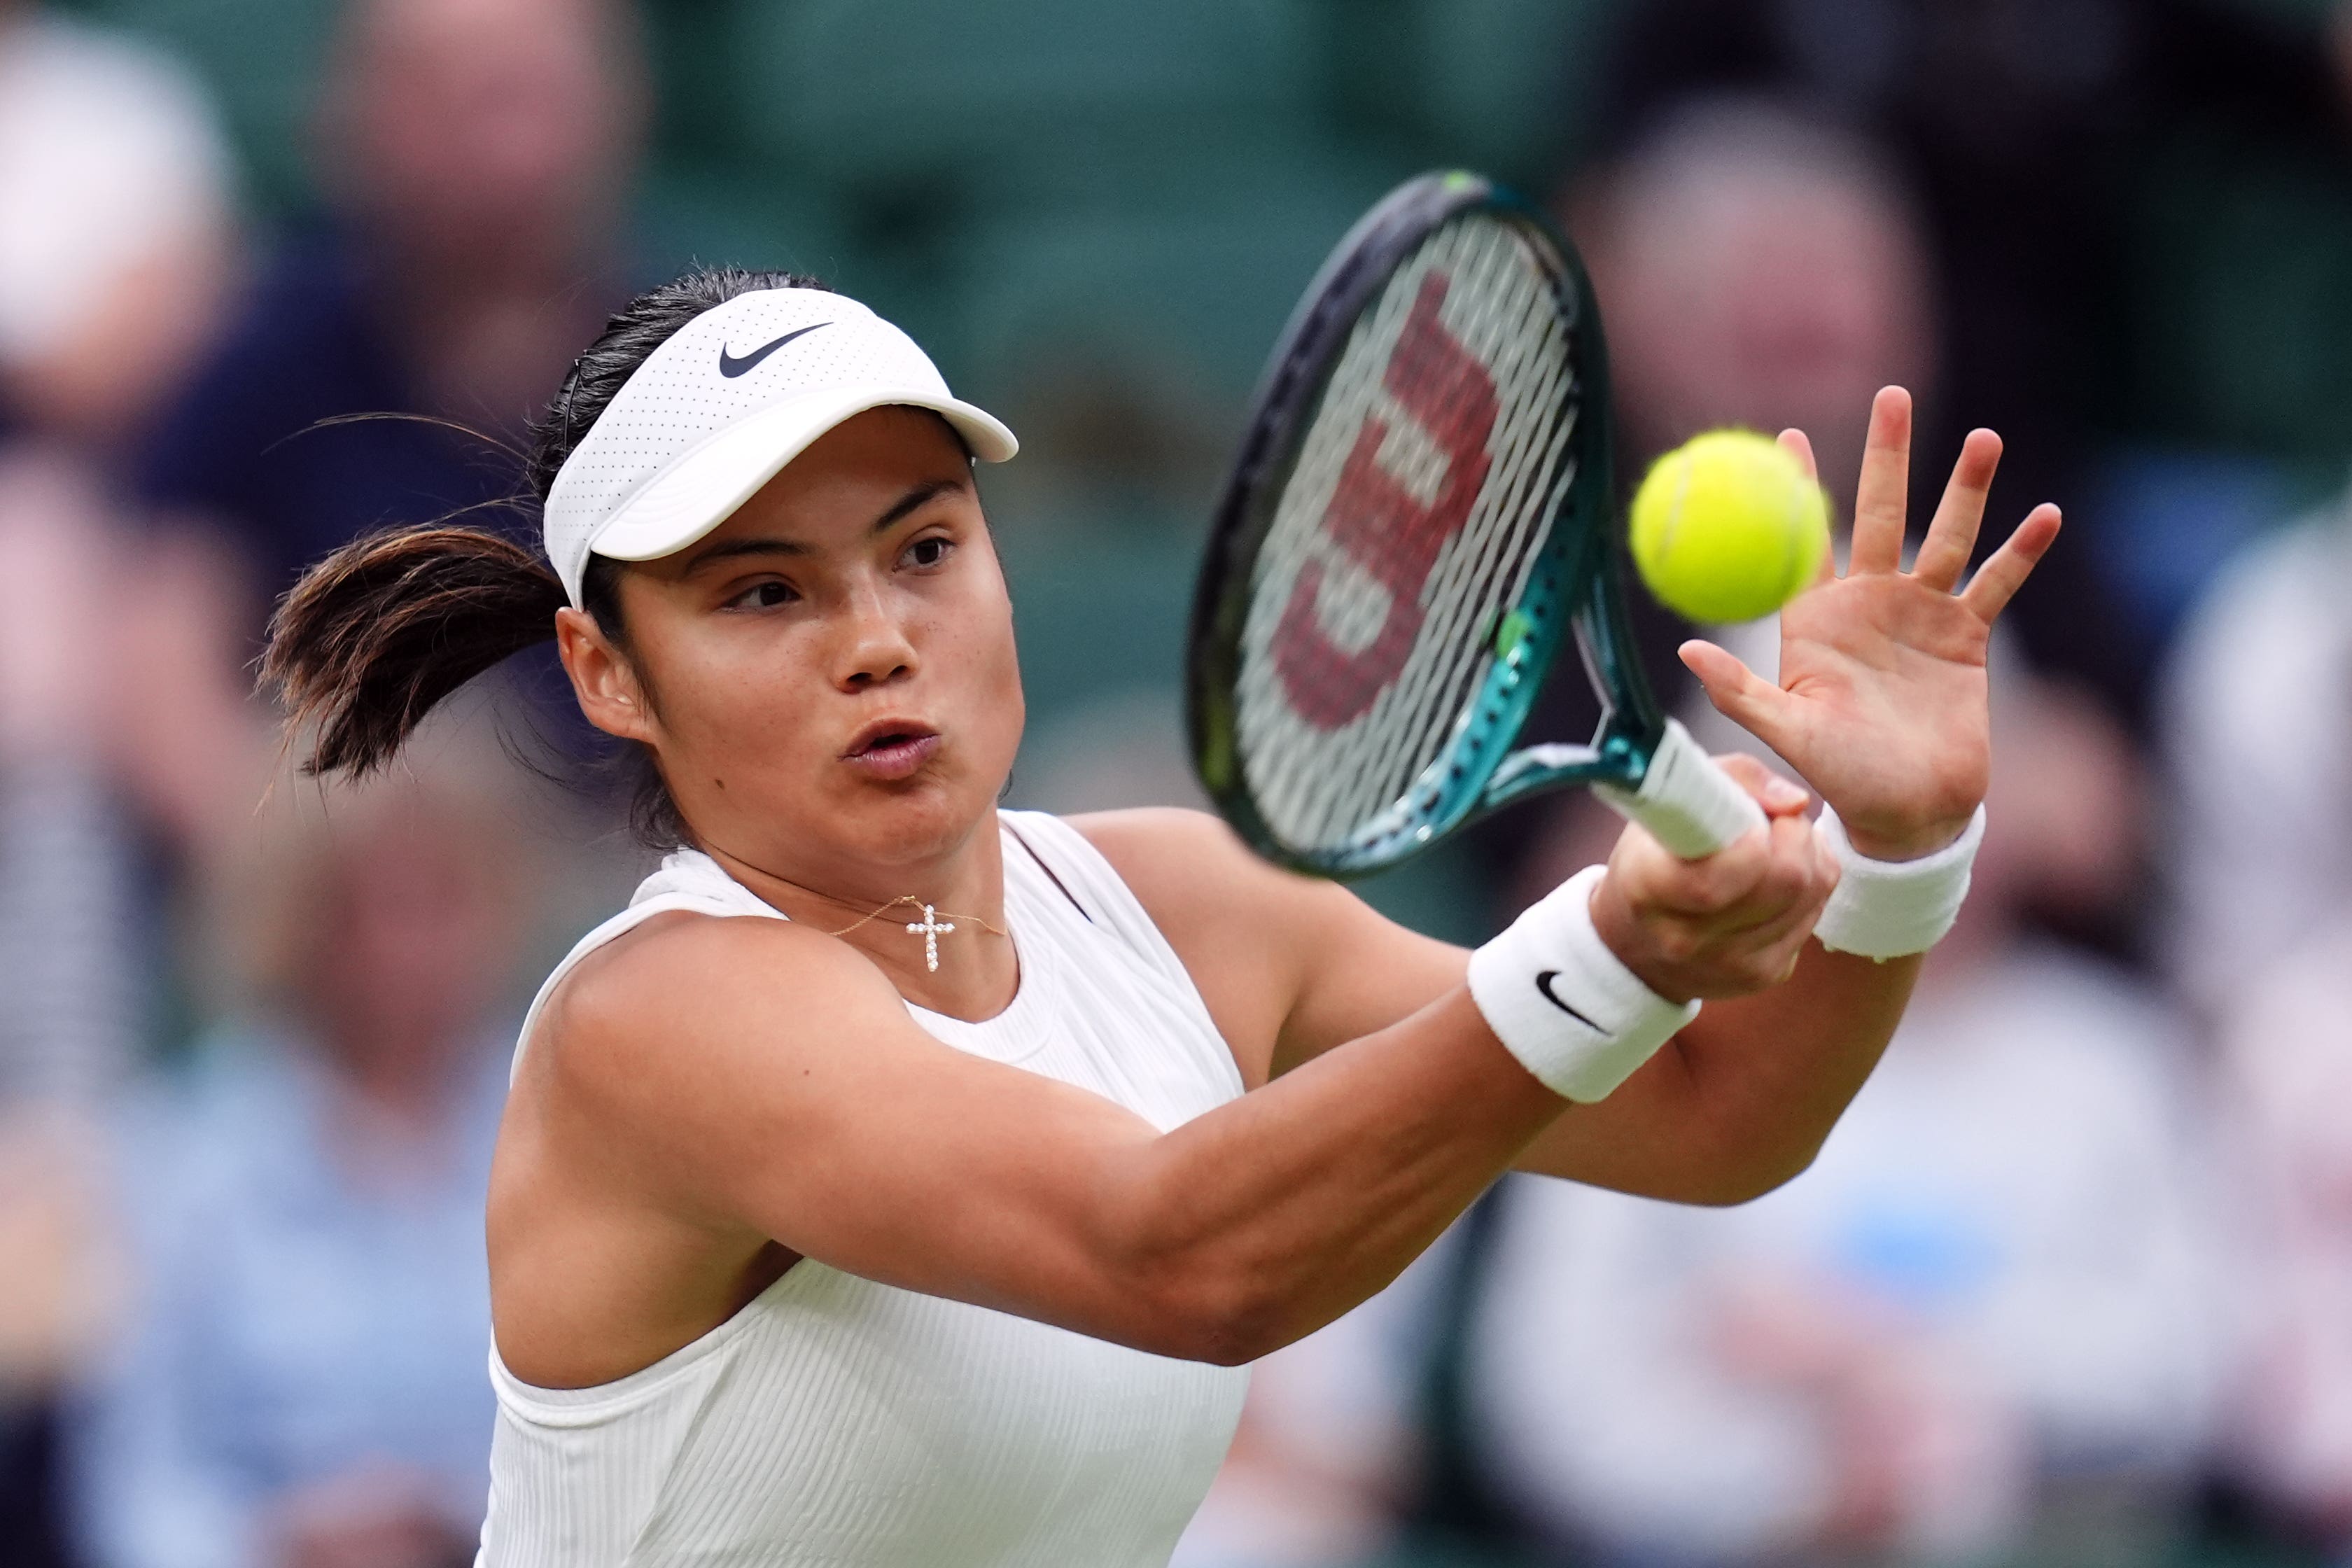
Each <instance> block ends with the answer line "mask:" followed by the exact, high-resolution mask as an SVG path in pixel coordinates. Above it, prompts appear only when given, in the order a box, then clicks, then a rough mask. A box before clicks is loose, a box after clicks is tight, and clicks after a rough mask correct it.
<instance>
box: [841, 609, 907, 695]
mask: <svg viewBox="0 0 2352 1568" xmlns="http://www.w3.org/2000/svg"><path fill="white" fill-rule="evenodd" d="M844 615H845V618H846V626H845V630H844V636H843V638H842V661H841V668H840V675H839V679H840V683H841V685H842V686H843V687H844V688H845V689H851V690H856V689H861V688H864V687H868V686H878V685H880V684H882V683H883V682H885V681H888V680H894V679H898V678H899V677H901V676H904V675H908V674H911V673H912V672H913V670H914V668H915V646H914V644H913V642H912V641H910V640H909V639H908V636H907V629H906V627H905V626H903V625H902V624H901V623H900V621H899V618H898V616H896V615H895V614H893V613H892V610H891V606H890V605H889V604H888V602H887V598H886V597H885V595H883V594H882V592H881V590H880V589H879V588H878V587H877V585H874V584H860V585H859V586H858V587H856V589H854V590H852V592H851V593H850V595H849V596H848V600H847V603H846V604H845V607H844Z"/></svg>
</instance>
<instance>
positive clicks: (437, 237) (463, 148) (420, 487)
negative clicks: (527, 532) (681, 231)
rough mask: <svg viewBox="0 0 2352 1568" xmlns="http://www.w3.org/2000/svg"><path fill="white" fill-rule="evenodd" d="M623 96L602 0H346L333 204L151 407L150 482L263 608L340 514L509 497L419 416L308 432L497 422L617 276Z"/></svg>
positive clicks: (506, 471) (467, 452) (514, 431)
mask: <svg viewBox="0 0 2352 1568" xmlns="http://www.w3.org/2000/svg"><path fill="white" fill-rule="evenodd" d="M645 111H646V106H645V91H644V83H643V81H642V79H641V66H640V62H639V60H638V58H637V38H636V34H635V26H634V14H633V13H632V12H630V11H629V10H628V9H627V8H626V7H625V4H624V3H623V0H357V3H355V4H354V5H352V7H351V8H350V11H349V12H348V14H347V15H346V16H345V17H344V19H343V25H342V37H341V47H340V49H339V51H338V53H337V56H336V58H335V61H334V64H333V67H332V69H331V80H330V81H329V83H328V85H327V89H326V93H325V100H324V107H323V109H322V110H321V112H320V120H319V127H318V130H319V142H320V158H321V160H322V162H323V163H324V165H325V168H324V184H325V185H326V187H327V189H328V190H329V192H330V194H331V201H332V203H333V205H334V212H333V214H332V216H331V220H330V221H328V222H327V223H325V224H324V225H323V226H320V228H318V229H317V230H315V231H314V232H310V233H308V234H305V235H302V236H300V237H297V238H295V239H293V240H292V241H290V242H289V243H288V244H287V245H286V246H285V247H283V248H282V249H281V250H280V251H279V252H278V255H277V256H276V257H275V258H273V259H272V260H271V261H270V263H269V265H268V268H267V269H266V270H265V272H264V273H263V275H262V276H261V278H260V279H258V280H257V282H256V283H255V285H254V287H253V289H251V291H250V293H249V294H248V296H247V300H246V301H245V304H244V307H243V310H242V313H241V315H240V317H239V319H238V320H237V321H236V324H235V325H234V326H233V327H232V328H231V329H230V331H229V332H228V334H227V336H226V341H225V342H223V343H222V344H221V345H220V347H219V348H218V350H217V351H216V352H215V354H214V355H213V356H212V358H211V359H210V361H209V362H208V363H206V364H205V366H204V367H203V368H202V369H201V370H200V371H199V372H198V373H197V374H196V375H195V377H194V380H193V381H192V382H191V384H189V385H188V386H187V387H186V389H185V390H184V393H183V394H182V395H181V396H180V398H179V400H178V403H177V405H176V406H175V407H174V408H173V410H172V411H171V412H170V413H169V414H168V416H166V417H165V418H164V419H163V422H162V424H161V426H160V427H159V428H158V429H157V431H156V432H155V435H154V437H153V439H152V444H151V446H150V447H149V449H148V451H147V454H146V458H145V462H144V465H143V474H142V480H143V485H144V489H145V491H146V494H147V496H148V497H149V499H150V500H152V501H153V502H154V503H156V504H157V505H158V506H160V507H162V508H164V509H167V510H190V511H194V512H198V513H202V514H204V515H205V516H207V517H208V518H210V519H211V520H213V521H216V522H218V523H219V524H221V525H223V526H225V527H226V528H227V529H228V530H229V531H231V533H232V534H233V536H234V537H235V538H236V540H237V541H238V542H239V545H240V547H241V550H242V552H243V553H244V555H245V556H246V558H247V561H248V562H249V563H250V567H251V570H252V573H253V592H254V594H255V595H256V597H257V602H258V603H261V604H266V603H267V602H268V601H269V600H271V599H274V598H275V597H276V596H277V595H278V594H279V593H281V592H283V591H284V590H285V589H286V587H287V586H289V584H291V583H292V581H293V579H294V578H295V576H296V575H297V574H299V571H300V569H301V568H302V567H303V566H305V565H307V564H308V563H310V562H311V561H313V560H316V559H317V558H318V557H319V556H320V555H322V554H324V553H326V552H328V551H329V550H331V549H333V548H334V547H335V546H336V545H338V544H341V543H342V542H344V541H346V540H348V539H351V538H352V537H353V536H354V535H356V534H359V533H361V532H363V531H367V530H369V529H372V528H375V527H378V526H381V525H383V524H387V523H395V522H414V521H425V520H428V519H432V518H436V517H438V516H441V515H443V514H444V513H446V512H448V511H450V510H454V509H457V508H460V507H467V506H478V505H488V504H492V503H495V502H497V501H499V500H503V499H507V498H509V497H511V496H513V495H514V494H515V493H517V490H518V487H519V483H520V478H519V475H518V473H517V471H516V469H515V468H514V466H513V465H512V463H511V462H509V461H506V460H503V459H502V458H501V457H500V455H499V453H498V452H496V451H494V450H491V449H489V448H488V447H486V446H485V444H484V443H483V442H482V441H479V440H475V439H472V438H470V437H467V436H466V435H463V434H460V433H459V432H457V431H456V430H453V429H450V428H447V427H446V426H441V425H436V424H433V423H429V422H420V421H418V420H401V419H392V420H366V421H362V422H360V423H356V424H350V425H344V426H334V427H330V428H325V429H314V428H312V427H313V426H316V425H318V424H319V422H320V421H321V420H335V419H341V418H348V417H350V416H360V415H372V414H383V413H394V414H406V415H414V416H429V418H430V419H432V420H446V421H449V422H452V423H454V424H457V425H460V426H466V427H467V428H468V429H471V430H475V431H478V432H479V433H480V434H481V435H483V436H485V437H490V438H491V439H492V440H493V441H504V442H509V443H510V442H511V441H512V440H513V438H514V437H516V436H517V435H518V434H519V432H520V428H521V425H522V421H523V420H524V418H525V417H526V416H528V415H530V414H531V413H533V412H535V411H536V410H537V409H538V408H539V407H541V406H542V405H544V404H545V402H546V400H547V397H548V396H549V395H550V393H551V391H552V390H553V389H554V388H555V386H556V385H557V384H559V383H560V382H561V381H562V377H563V374H564V368H565V366H566V365H567V364H568V363H570V361H571V359H572V355H573V354H574V353H577V352H578V351H579V348H580V346H581V345H582V344H583V343H585V342H588V340H589V339H590V338H592V337H593V336H594V335H595V333H596V331H597V330H598V329H599V328H600V327H601V326H602V325H603V323H604V318H605V316H606V314H607V313H608V312H609V310H611V309H612V308H613V307H614V305H616V304H617V303H619V301H620V300H621V298H622V297H623V296H625V293H626V281H627V279H626V276H625V275H626V270H627V262H626V258H625V248H624V244H623V240H622V237H621V220H622V216H623V214H624V212H625V208H626V204H627V199H628V196H629V192H630V184H631V175H632V171H633V167H634V163H635V156H636V151H637V142H638V138H639V135H640V132H641V131H642V129H643V124H644V120H645ZM494 521H495V520H494ZM254 626H255V627H256V628H258V626H259V618H258V616H256V617H255V620H254Z"/></svg>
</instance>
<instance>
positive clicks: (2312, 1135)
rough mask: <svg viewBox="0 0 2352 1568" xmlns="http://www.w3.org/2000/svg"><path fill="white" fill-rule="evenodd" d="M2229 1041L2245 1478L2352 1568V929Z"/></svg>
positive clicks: (2309, 958) (2302, 951)
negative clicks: (2245, 1250) (2247, 1346)
mask: <svg viewBox="0 0 2352 1568" xmlns="http://www.w3.org/2000/svg"><path fill="white" fill-rule="evenodd" d="M2253 978H2254V980H2255V984H2252V985H2249V986H2246V987H2244V988H2242V990H2241V991H2240V993H2239V994H2238V996H2237V998H2236V1003H2237V1005H2235V1006H2234V1007H2233V1008H2232V1009H2231V1013H2230V1015H2229V1023H2228V1025H2227V1026H2226V1027H2225V1029H2224V1031H2223V1034H2222V1038H2221V1053H2222V1066H2223V1068H2224V1071H2225V1073H2226V1074H2227V1079H2228V1083H2229V1087H2230V1088H2231V1089H2232V1090H2234V1095H2233V1099H2234V1100H2235V1102H2236V1104H2237V1105H2238V1107H2239V1108H2240V1110H2242V1115H2243V1117H2244V1124H2243V1126H2242V1129H2241V1131H2242V1138H2241V1149H2242V1154H2243V1156H2244V1159H2245V1163H2246V1165H2247V1168H2248V1172H2249V1174H2250V1175H2251V1177H2252V1184H2251V1185H2252V1190H2251V1196H2252V1200H2253V1201H2252V1208H2251V1213H2250V1216H2249V1217H2250V1219H2251V1220H2252V1225H2251V1226H2250V1227H2249V1230H2250V1236H2249V1239H2250V1241H2251V1243H2252V1245H2251V1247H2250V1256H2251V1259H2252V1268H2251V1270H2250V1280H2251V1284H2252V1291H2251V1300H2250V1301H2249V1307H2250V1309H2251V1323H2250V1327H2251V1331H2252V1332H2251V1339H2252V1345H2251V1350H2252V1357H2251V1360H2250V1362H2249V1363H2248V1375H2247V1376H2246V1378H2245V1379H2244V1380H2243V1386H2242V1395H2243V1397H2242V1401H2241V1405H2240V1408H2239V1409H2238V1410H2237V1411H2236V1412H2235V1414H2236V1415H2237V1416H2238V1426H2237V1429H2236V1431H2235V1433H2234V1436H2236V1438H2237V1439H2238V1440H2237V1441H2236V1442H2235V1443H2234V1444H2233V1445H2232V1452H2233V1454H2234V1455H2235V1457H2236V1459H2237V1468H2238V1469H2239V1470H2240V1472H2241V1475H2242V1479H2244V1480H2246V1481H2248V1482H2250V1483H2251V1484H2252V1488H2253V1489H2254V1491H2255V1492H2256V1494H2257V1495H2259V1496H2262V1497H2264V1498H2266V1499H2268V1500H2270V1501H2272V1502H2273V1504H2275V1505H2277V1506H2278V1507H2279V1508H2280V1509H2281V1510H2283V1512H2284V1515H2285V1517H2286V1518H2287V1519H2288V1520H2289V1521H2292V1522H2293V1523H2294V1525H2295V1526H2296V1527H2298V1530H2299V1532H2300V1533H2304V1534H2305V1535H2307V1536H2308V1537H2309V1538H2311V1539H2313V1540H2315V1541H2316V1542H2321V1543H2324V1544H2325V1546H2326V1549H2327V1550H2328V1551H2329V1552H2331V1553H2332V1554H2333V1555H2334V1557H2335V1558H2336V1559H2341V1560H2345V1561H2352V1123H2347V1118H2346V1108H2347V1107H2352V1024H2347V1019H2352V916H2347V914H2343V913H2339V914H2338V916H2337V917H2336V919H2335V920H2334V921H2330V922H2328V923H2327V924H2326V926H2325V928H2324V929H2322V930H2321V931H2320V932H2319V933H2318V934H2317V935H2316V936H2315V937H2314V938H2312V939H2311V940H2308V941H2306V942H2302V943H2301V944H2299V945H2298V947H2297V948H2296V950H2295V951H2294V953H2293V955H2292V956H2291V957H2289V958H2287V959H2286V960H2285V961H2284V962H2283V963H2277V964H2274V965H2271V966H2268V967H2266V968H2263V969H2261V970H2258V971H2254V972H2253Z"/></svg>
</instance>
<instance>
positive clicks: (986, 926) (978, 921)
mask: <svg viewBox="0 0 2352 1568" xmlns="http://www.w3.org/2000/svg"><path fill="white" fill-rule="evenodd" d="M745 864H747V865H748V864H750V862H749V861H746V862H745ZM777 880H778V881H782V880H783V879H782V878H781V877H779V878H777ZM793 886H794V887H796V888H799V887H800V884H799V883H797V882H795V883H793ZM801 891H803V893H810V892H815V891H816V889H814V888H801ZM816 896H817V897H818V898H820V899H827V898H832V897H833V895H832V894H830V893H817V894H816ZM833 901H834V902H835V903H836V904H837V903H839V902H841V900H839V899H834V900H833ZM900 904H921V905H922V910H923V914H924V917H925V918H926V919H928V918H929V916H930V913H931V906H930V905H929V904H925V903H923V900H921V899H919V898H918V897H916V896H915V895H914V894H912V893H901V894H899V895H898V897H897V898H895V899H893V900H890V901H889V902H888V903H887V904H885V905H883V906H882V907H881V908H880V909H878V910H874V911H873V912H872V913H871V914H864V915H860V916H858V917H857V918H856V920H854V921H850V922H849V923H848V924H847V925H845V926H844V927H842V928H841V929H840V930H839V931H827V932H825V933H824V934H825V935H827V936H847V935H848V934H849V933H850V932H851V931H856V929H857V928H858V927H859V926H862V925H866V924H867V923H868V922H870V921H877V920H880V919H881V918H882V917H883V916H884V915H885V914H887V913H888V912H889V911H890V910H895V909H897V908H898V906H899V905H900ZM852 907H855V906H852ZM940 913H941V914H942V915H945V916H946V917H947V918H948V919H950V920H951V921H971V923H972V924H974V925H976V926H978V927H980V929H981V930H982V931H993V932H994V933H995V934H997V935H998V936H1010V935H1011V934H1012V933H1011V932H1010V931H1006V930H1005V929H1004V928H1003V926H1001V925H995V924H992V923H991V922H990V921H989V919H988V917H987V916H986V915H960V914H958V913H956V912H955V911H954V910H940Z"/></svg>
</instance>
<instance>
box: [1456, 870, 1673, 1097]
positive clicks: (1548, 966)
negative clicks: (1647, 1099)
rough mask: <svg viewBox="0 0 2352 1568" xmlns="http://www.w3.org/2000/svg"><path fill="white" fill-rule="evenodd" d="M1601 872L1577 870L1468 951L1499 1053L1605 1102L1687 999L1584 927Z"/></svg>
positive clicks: (1550, 1085)
mask: <svg viewBox="0 0 2352 1568" xmlns="http://www.w3.org/2000/svg"><path fill="white" fill-rule="evenodd" d="M1606 870H1607V868H1606V867H1601V866H1594V867H1591V868H1587V869H1585V870H1582V871H1580V872H1578V873H1577V874H1576V875H1575V876H1573V877H1570V879H1568V880H1567V881H1565V882H1563V883H1561V884H1560V885H1559V887H1557V888H1555V889H1552V891H1551V892H1550V893H1549V895H1547V896H1546V897H1545V898H1543V899H1542V900H1538V902H1537V903H1535V904H1534V905H1533V906H1531V907H1530V908H1529V909H1528V910H1527V911H1526V912H1525V913H1524V914H1522V915H1520V916H1519V918H1518V919H1517V920H1516V921H1512V922H1511V924H1510V928H1509V929H1508V930H1507V931H1504V932H1503V934H1502V935H1500V936H1498V937H1496V939H1495V940H1494V941H1492V942H1488V943H1487V944H1486V946H1484V947H1482V948H1480V949H1479V950H1478V951H1477V952H1474V953H1472V954H1471V955H1470V999H1471V1000H1472V1001H1474V1002H1475V1003H1476V1004H1477V1005H1478V1011H1479V1012H1481V1013H1483V1014H1485V1015H1486V1026H1487V1027H1488V1028H1490V1029H1492V1030H1494V1031H1495V1037H1496V1038H1497V1039H1499V1040H1501V1041H1502V1042H1503V1046H1504V1048H1506V1049H1507V1050H1508V1051H1509V1052H1510V1053H1511V1055H1513V1056H1515V1057H1517V1058H1519V1065H1520V1066H1522V1067H1524V1068H1527V1069H1528V1071H1529V1072H1531V1073H1533V1074H1535V1076H1536V1077H1537V1079H1539V1080H1540V1081H1541V1082H1542V1084H1543V1085H1544V1087H1545V1088H1547V1089H1550V1090H1551V1091H1552V1092H1553V1093H1554V1094H1559V1095H1563V1096H1565V1097H1566V1098H1568V1099H1570V1100H1584V1101H1591V1100H1603V1099H1606V1098H1607V1097H1608V1095H1609V1092H1610V1091H1611V1090H1612V1089H1615V1088H1616V1087H1617V1086H1618V1085H1619V1084H1621V1083H1622V1082H1624V1081H1625V1080H1626V1079H1628V1078H1630V1077H1632V1076H1633V1069H1634V1068H1638V1067H1640V1066H1641V1065H1642V1064H1643V1062H1645V1061H1648V1060H1649V1059H1650V1058H1651V1057H1652V1056H1654V1055H1655V1054H1656V1052H1657V1049H1658V1047H1660V1046H1663V1045H1664V1044H1665V1043H1666V1042H1667V1041H1668V1040H1669V1039H1672V1038H1673V1037H1674V1036H1675V1031H1676V1030H1678V1029H1680V1028H1681V1027H1682V1026H1684V1025H1685V1024H1687V1023H1689V1022H1690V1021H1691V1020H1692V1019H1693V1018H1696V1017H1697V1016H1698V1004H1697V1003H1696V1002H1669V1001H1667V1000H1666V999H1665V998H1664V997H1663V996H1661V995H1659V994H1657V993H1656V992H1654V991H1653V990H1651V989H1650V988H1649V987H1648V986H1647V985H1644V984H1642V977H1641V976H1640V975H1638V974H1635V973H1633V971H1632V970H1630V969H1628V968H1626V967H1625V964H1624V962H1623V961H1622V959H1620V958H1619V957H1618V956H1617V955H1616V954H1615V953H1613V952H1610V951H1609V944H1608V943H1607V942H1602V941H1601V933H1600V932H1599V931H1596V930H1594V929H1593V925H1592V889H1593V887H1594V885H1595V884H1597V883H1598V882H1599V881H1600V880H1601V876H1602V875H1603V874H1604V872H1605V871H1606Z"/></svg>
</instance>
